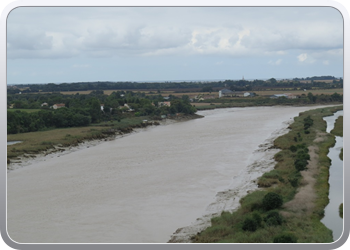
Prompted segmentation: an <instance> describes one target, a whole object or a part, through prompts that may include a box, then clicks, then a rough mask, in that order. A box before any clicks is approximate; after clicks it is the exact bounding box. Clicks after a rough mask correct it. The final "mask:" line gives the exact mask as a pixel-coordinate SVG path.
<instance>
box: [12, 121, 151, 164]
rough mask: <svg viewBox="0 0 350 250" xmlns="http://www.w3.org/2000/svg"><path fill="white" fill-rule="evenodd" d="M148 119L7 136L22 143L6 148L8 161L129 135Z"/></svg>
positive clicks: (142, 125)
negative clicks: (86, 142)
mask: <svg viewBox="0 0 350 250" xmlns="http://www.w3.org/2000/svg"><path fill="white" fill-rule="evenodd" d="M145 119H149V117H148V116H147V117H146V116H144V117H130V118H125V119H122V120H121V121H120V122H118V121H113V122H101V123H99V124H93V125H90V126H87V127H74V128H61V129H51V130H46V131H37V132H29V133H19V134H9V135H7V141H22V142H21V143H17V144H13V145H8V146H7V158H8V160H11V159H14V158H17V157H19V156H22V155H25V154H26V155H27V156H32V157H34V156H35V155H36V154H38V153H41V152H44V151H47V150H50V149H53V148H54V147H55V146H57V145H60V146H62V147H68V146H76V145H78V143H81V142H83V141H86V140H96V139H105V138H107V137H109V136H111V135H114V134H115V133H129V132H131V131H132V130H133V128H137V127H144V126H147V125H149V124H145V123H144V122H143V121H144V120H145Z"/></svg>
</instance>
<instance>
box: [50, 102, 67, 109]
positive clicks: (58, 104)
mask: <svg viewBox="0 0 350 250" xmlns="http://www.w3.org/2000/svg"><path fill="white" fill-rule="evenodd" d="M65 106H66V105H64V103H57V104H54V105H53V106H52V108H53V109H59V108H63V107H65Z"/></svg>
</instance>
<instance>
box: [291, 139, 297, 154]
mask: <svg viewBox="0 0 350 250" xmlns="http://www.w3.org/2000/svg"><path fill="white" fill-rule="evenodd" d="M294 138H295V139H296V137H294ZM295 139H294V140H295ZM295 141H296V140H295ZM289 150H290V151H292V152H296V151H297V150H298V148H297V147H296V146H294V145H292V146H290V147H289Z"/></svg>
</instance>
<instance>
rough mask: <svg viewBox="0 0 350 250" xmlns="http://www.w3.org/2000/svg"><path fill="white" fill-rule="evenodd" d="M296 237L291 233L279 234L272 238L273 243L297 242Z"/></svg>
mask: <svg viewBox="0 0 350 250" xmlns="http://www.w3.org/2000/svg"><path fill="white" fill-rule="evenodd" d="M297 241H298V240H297V238H296V237H295V236H294V235H292V234H287V233H286V234H280V235H277V236H276V237H275V238H274V239H273V243H297Z"/></svg>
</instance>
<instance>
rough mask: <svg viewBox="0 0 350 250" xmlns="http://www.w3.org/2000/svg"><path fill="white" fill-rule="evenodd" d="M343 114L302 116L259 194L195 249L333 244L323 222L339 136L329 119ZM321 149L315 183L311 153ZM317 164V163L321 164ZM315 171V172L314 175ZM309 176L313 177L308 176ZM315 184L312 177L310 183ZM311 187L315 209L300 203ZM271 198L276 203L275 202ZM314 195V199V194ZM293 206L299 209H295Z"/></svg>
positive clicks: (219, 220) (278, 143)
mask: <svg viewBox="0 0 350 250" xmlns="http://www.w3.org/2000/svg"><path fill="white" fill-rule="evenodd" d="M339 109H342V107H337V108H322V109H316V110H310V111H307V112H303V113H300V115H299V116H298V117H296V118H295V119H294V123H293V124H291V125H290V131H289V132H288V133H287V134H285V135H283V136H280V137H279V138H277V139H276V140H275V142H274V144H275V147H277V148H279V149H281V151H280V152H278V153H277V154H276V155H275V160H276V162H277V164H276V165H275V168H274V170H272V171H270V172H268V173H265V174H264V175H263V176H262V177H261V178H259V180H258V184H259V187H260V188H259V189H258V190H257V191H255V192H252V193H250V194H248V195H247V196H245V197H244V198H242V199H241V200H240V204H241V207H240V208H239V209H238V210H236V211H235V212H233V213H230V212H223V213H222V214H221V216H219V217H216V218H213V219H212V221H211V222H212V225H211V227H209V228H207V229H206V230H204V231H202V232H201V233H199V234H197V235H196V236H194V237H193V238H192V241H193V242H195V243H209V242H211V243H261V242H266V243H272V242H298V243H323V242H332V241H333V239H332V232H331V230H329V229H328V228H326V227H325V226H324V225H323V224H322V223H321V222H320V220H321V219H322V217H323V216H324V208H325V206H326V205H327V204H328V202H329V200H328V192H329V186H328V177H329V166H330V160H329V158H328V157H327V153H328V149H329V147H331V146H333V145H334V143H335V139H334V136H333V135H331V134H327V133H325V131H326V122H325V121H324V120H323V117H324V116H328V115H332V114H333V113H334V112H335V111H336V110H339ZM313 148H315V151H316V153H317V156H318V157H314V156H313V157H312V158H313V160H312V161H313V162H314V163H315V168H314V169H313V170H312V171H315V173H314V174H312V175H311V176H312V178H314V179H312V178H311V180H305V179H304V177H303V176H306V175H305V173H310V172H311V166H310V164H311V163H310V162H311V161H309V165H307V164H308V163H306V165H303V164H305V162H308V161H307V160H309V159H311V158H310V154H311V153H312V152H310V149H313ZM315 159H317V160H315ZM308 168H310V170H308ZM308 171H309V172H308ZM308 178H310V177H308ZM309 182H314V185H313V186H312V187H313V188H312V194H313V198H312V204H311V205H310V206H308V207H305V206H304V205H305V204H303V203H306V202H307V199H308V197H306V198H305V199H303V200H301V201H299V203H298V201H297V202H296V199H295V197H296V194H300V193H301V190H302V189H303V188H305V187H306V186H307V185H308V183H309ZM271 193H272V194H273V195H272V196H273V198H271V197H270V196H271ZM308 195H309V193H308ZM291 204H293V206H292V205H291Z"/></svg>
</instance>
